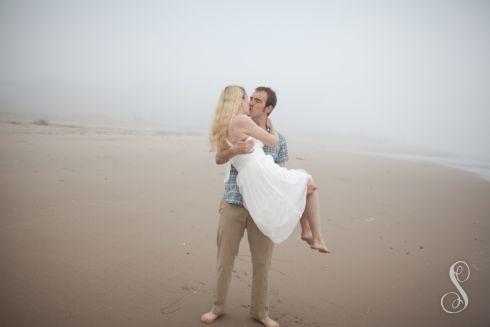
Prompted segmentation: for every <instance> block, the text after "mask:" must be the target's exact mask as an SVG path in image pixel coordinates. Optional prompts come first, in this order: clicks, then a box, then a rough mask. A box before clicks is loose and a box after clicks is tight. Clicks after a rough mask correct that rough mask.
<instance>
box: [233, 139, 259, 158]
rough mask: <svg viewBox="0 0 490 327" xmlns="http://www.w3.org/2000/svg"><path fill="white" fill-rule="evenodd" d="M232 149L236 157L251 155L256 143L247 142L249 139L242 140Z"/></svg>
mask: <svg viewBox="0 0 490 327" xmlns="http://www.w3.org/2000/svg"><path fill="white" fill-rule="evenodd" d="M232 148H233V152H234V153H235V155H238V154H245V153H250V152H252V150H253V148H254V141H253V140H248V141H247V139H241V140H240V141H238V143H237V144H234V145H233V146H232Z"/></svg>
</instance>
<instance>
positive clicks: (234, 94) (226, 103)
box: [209, 85, 246, 151]
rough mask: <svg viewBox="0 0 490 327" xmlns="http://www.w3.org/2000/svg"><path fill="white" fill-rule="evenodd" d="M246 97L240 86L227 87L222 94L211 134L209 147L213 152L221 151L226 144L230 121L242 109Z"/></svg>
mask: <svg viewBox="0 0 490 327" xmlns="http://www.w3.org/2000/svg"><path fill="white" fill-rule="evenodd" d="M245 96H246V92H245V89H244V88H243V87H241V86H238V85H230V86H227V87H225V88H224V90H223V91H222V92H221V95H220V97H219V101H218V104H217V105H216V109H215V111H214V116H213V120H212V122H211V132H210V133H209V146H210V149H211V151H217V150H219V148H220V147H221V146H222V145H223V144H224V143H225V138H226V136H227V135H228V126H229V124H230V121H231V120H232V118H233V117H235V116H236V115H237V114H238V113H239V112H240V110H241V109H242V101H243V100H244V99H245Z"/></svg>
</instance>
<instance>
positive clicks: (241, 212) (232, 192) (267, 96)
mask: <svg viewBox="0 0 490 327" xmlns="http://www.w3.org/2000/svg"><path fill="white" fill-rule="evenodd" d="M276 103H277V98H276V94H275V92H274V91H273V90H272V89H270V88H268V87H258V88H256V89H255V92H253V93H252V95H251V96H250V117H251V118H252V119H253V120H254V121H255V123H257V125H259V126H260V127H262V128H264V129H266V130H268V127H267V117H268V116H269V114H270V113H271V112H272V110H273V109H274V107H275V106H276ZM252 150H253V141H246V140H241V141H239V142H238V143H237V144H235V145H233V146H231V147H226V148H222V149H220V150H219V151H218V152H217V153H216V163H217V164H223V163H226V162H228V160H230V159H231V158H232V157H234V156H235V155H238V154H244V153H248V152H251V151H252ZM264 151H265V153H266V154H270V155H271V156H272V157H273V158H274V161H275V162H276V163H277V164H279V165H281V166H284V164H285V162H286V161H287V160H288V159H289V158H288V150H287V144H286V139H285V138H284V136H282V135H281V134H279V144H278V145H277V146H276V147H275V148H270V147H268V146H264ZM237 175H238V172H237V170H236V169H235V168H234V167H233V166H231V168H230V175H229V178H228V180H227V182H226V184H225V194H224V197H223V199H222V201H221V203H220V208H219V215H220V218H219V226H218V232H217V245H218V255H217V279H216V289H215V292H214V303H213V307H212V309H211V311H210V312H207V313H205V314H203V315H202V316H201V321H202V322H204V323H212V322H213V321H215V320H216V319H217V318H218V317H219V316H220V315H222V314H224V305H225V300H226V295H227V293H228V287H229V285H230V279H231V272H232V270H233V263H234V261H235V257H236V256H237V254H238V249H239V245H240V241H241V239H242V237H243V233H244V232H245V229H247V236H248V242H249V246H250V253H251V255H252V267H253V277H252V305H251V307H250V315H251V316H252V317H253V318H255V319H256V320H258V321H260V322H262V323H263V324H264V325H265V326H266V327H279V324H278V323H277V322H276V321H274V320H272V319H271V318H270V317H269V272H270V268H271V259H272V250H273V244H274V243H273V242H272V241H271V239H269V238H268V237H267V236H265V235H264V234H263V233H262V232H261V231H260V230H259V229H258V228H257V226H256V225H255V223H254V221H253V219H252V217H250V214H249V212H248V211H247V209H245V207H244V206H243V199H242V196H241V194H240V192H239V189H238V186H237V184H236V177H237Z"/></svg>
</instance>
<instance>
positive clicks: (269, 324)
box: [259, 317, 281, 327]
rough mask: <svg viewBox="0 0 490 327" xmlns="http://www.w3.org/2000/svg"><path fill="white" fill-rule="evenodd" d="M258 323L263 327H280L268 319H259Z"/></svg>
mask: <svg viewBox="0 0 490 327" xmlns="http://www.w3.org/2000/svg"><path fill="white" fill-rule="evenodd" d="M259 321H260V322H261V323H263V324H264V326H265V327H281V326H279V323H278V322H277V321H274V320H272V319H271V318H269V317H267V318H264V319H259Z"/></svg>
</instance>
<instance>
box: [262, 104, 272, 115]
mask: <svg viewBox="0 0 490 327" xmlns="http://www.w3.org/2000/svg"><path fill="white" fill-rule="evenodd" d="M272 109H274V108H272V106H267V107H265V108H264V113H266V114H267V116H269V114H270V113H271V112H272Z"/></svg>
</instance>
